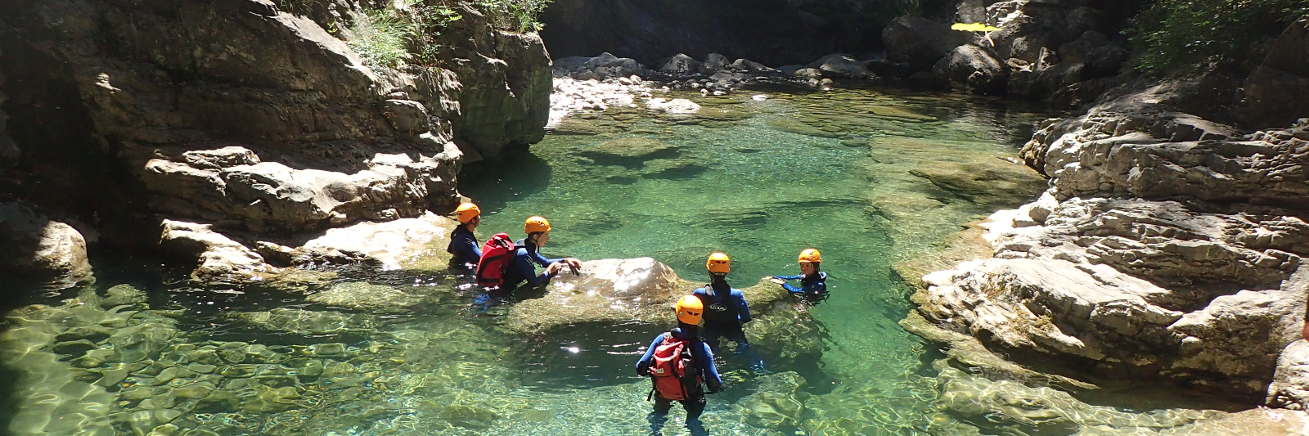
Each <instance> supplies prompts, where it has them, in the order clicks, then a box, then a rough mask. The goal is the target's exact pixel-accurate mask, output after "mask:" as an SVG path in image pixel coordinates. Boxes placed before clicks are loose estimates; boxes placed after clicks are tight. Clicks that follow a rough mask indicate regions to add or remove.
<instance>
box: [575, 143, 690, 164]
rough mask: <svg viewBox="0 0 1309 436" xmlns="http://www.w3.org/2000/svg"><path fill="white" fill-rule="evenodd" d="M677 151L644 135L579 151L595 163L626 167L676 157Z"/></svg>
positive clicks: (674, 147) (673, 146) (674, 146)
mask: <svg viewBox="0 0 1309 436" xmlns="http://www.w3.org/2000/svg"><path fill="white" fill-rule="evenodd" d="M678 153H679V151H678V147H677V146H676V145H673V144H669V143H667V142H663V141H658V140H655V139H650V138H644V137H627V138H618V139H613V140H609V141H605V142H602V143H600V144H598V145H596V146H594V147H591V148H588V149H586V150H584V151H582V152H581V154H582V155H583V156H586V157H589V158H591V159H593V160H594V161H595V162H596V163H597V164H602V165H623V166H628V167H630V166H633V165H638V164H640V163H642V162H644V161H647V160H650V159H660V158H670V157H676V156H677V155H678Z"/></svg>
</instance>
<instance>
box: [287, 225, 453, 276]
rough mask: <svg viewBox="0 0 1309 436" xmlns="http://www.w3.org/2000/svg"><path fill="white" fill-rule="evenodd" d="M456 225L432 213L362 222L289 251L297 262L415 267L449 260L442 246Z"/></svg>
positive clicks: (326, 233)
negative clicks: (422, 262) (427, 261)
mask: <svg viewBox="0 0 1309 436" xmlns="http://www.w3.org/2000/svg"><path fill="white" fill-rule="evenodd" d="M456 225H457V223H456V222H455V221H454V220H452V219H450V218H446V217H443V216H438V215H436V214H433V213H431V212H428V213H425V214H423V215H422V216H418V217H414V218H402V219H397V220H392V221H384V222H361V223H358V224H354V225H351V226H347V227H341V228H334V229H329V230H327V231H326V232H324V233H323V235H322V236H319V237H317V238H314V239H310V240H309V241H307V242H305V244H304V245H303V246H302V247H300V248H298V249H296V250H295V251H294V252H292V258H293V259H294V261H295V262H296V263H307V262H312V261H315V260H328V261H332V262H336V263H346V262H361V261H362V262H372V263H376V264H377V265H379V266H380V267H381V268H382V269H385V270H392V269H398V268H401V267H404V266H416V267H435V265H414V262H415V261H416V260H418V259H425V260H430V261H438V262H439V261H440V260H442V259H444V260H448V259H449V254H448V253H446V252H445V246H446V245H448V244H449V242H450V232H451V231H452V230H454V228H455V226H456Z"/></svg>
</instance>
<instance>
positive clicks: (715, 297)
mask: <svg viewBox="0 0 1309 436" xmlns="http://www.w3.org/2000/svg"><path fill="white" fill-rule="evenodd" d="M692 295H695V296H696V297H699V298H700V302H701V303H704V308H705V311H704V340H705V342H706V343H708V344H709V347H710V348H713V349H714V350H718V338H720V337H722V338H727V339H731V340H733V341H736V344H737V346H738V349H737V351H738V352H740V351H744V350H745V349H747V348H748V347H749V346H750V342H749V341H746V340H745V331H743V330H742V329H741V326H742V325H743V324H745V323H747V322H750V319H751V318H750V306H749V305H748V304H746V302H745V294H743V293H741V291H740V290H739V289H733V288H732V287H731V286H728V284H727V282H719V283H716V284H711V285H707V286H705V287H703V288H700V289H696V290H695V292H693V293H692Z"/></svg>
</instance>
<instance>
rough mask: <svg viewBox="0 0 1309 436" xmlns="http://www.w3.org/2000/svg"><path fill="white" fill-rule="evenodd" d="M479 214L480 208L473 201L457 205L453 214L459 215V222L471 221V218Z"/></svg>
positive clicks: (466, 222) (480, 212)
mask: <svg viewBox="0 0 1309 436" xmlns="http://www.w3.org/2000/svg"><path fill="white" fill-rule="evenodd" d="M481 214H482V209H480V208H478V207H477V205H476V204H473V203H464V204H460V205H459V207H458V208H456V209H455V215H456V216H458V217H459V222H460V223H462V224H468V222H469V221H472V220H473V218H477V217H478V216H479V215H481Z"/></svg>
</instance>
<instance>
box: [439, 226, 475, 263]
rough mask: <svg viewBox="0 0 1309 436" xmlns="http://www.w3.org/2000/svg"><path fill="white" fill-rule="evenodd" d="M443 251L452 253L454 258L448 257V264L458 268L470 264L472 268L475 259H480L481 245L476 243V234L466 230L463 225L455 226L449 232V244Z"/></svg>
mask: <svg viewBox="0 0 1309 436" xmlns="http://www.w3.org/2000/svg"><path fill="white" fill-rule="evenodd" d="M445 251H446V252H448V253H450V254H453V255H454V258H452V259H450V265H451V266H455V267H460V268H468V265H469V264H472V267H473V268H476V267H477V261H479V260H481V259H482V247H481V245H478V243H477V236H476V235H474V234H473V232H470V231H468V229H466V228H464V226H459V227H455V230H454V231H453V232H450V245H449V246H448V247H446V248H445Z"/></svg>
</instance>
